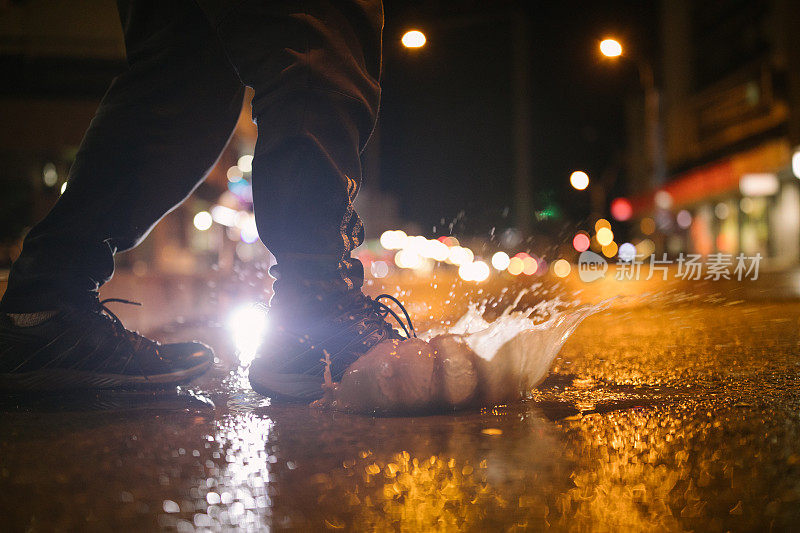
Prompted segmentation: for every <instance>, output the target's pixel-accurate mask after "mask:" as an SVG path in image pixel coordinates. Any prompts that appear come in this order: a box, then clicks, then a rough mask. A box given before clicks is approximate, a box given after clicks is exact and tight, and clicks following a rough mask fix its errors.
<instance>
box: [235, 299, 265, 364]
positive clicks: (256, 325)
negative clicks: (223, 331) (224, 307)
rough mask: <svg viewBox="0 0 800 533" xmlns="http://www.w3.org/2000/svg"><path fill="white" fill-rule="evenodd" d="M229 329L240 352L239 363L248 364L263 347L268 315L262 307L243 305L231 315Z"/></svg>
mask: <svg viewBox="0 0 800 533" xmlns="http://www.w3.org/2000/svg"><path fill="white" fill-rule="evenodd" d="M228 329H229V330H230V332H231V334H232V335H233V342H234V344H235V345H236V350H237V351H238V352H239V361H240V362H242V363H248V362H250V361H251V360H252V359H253V357H254V356H255V351H256V350H257V349H258V347H259V346H260V345H261V341H262V339H263V337H264V332H265V331H266V329H267V314H266V312H265V311H264V308H263V307H262V306H260V305H257V304H247V305H243V306H241V307H239V308H237V309H236V310H235V311H234V312H233V313H231V316H230V318H229V319H228Z"/></svg>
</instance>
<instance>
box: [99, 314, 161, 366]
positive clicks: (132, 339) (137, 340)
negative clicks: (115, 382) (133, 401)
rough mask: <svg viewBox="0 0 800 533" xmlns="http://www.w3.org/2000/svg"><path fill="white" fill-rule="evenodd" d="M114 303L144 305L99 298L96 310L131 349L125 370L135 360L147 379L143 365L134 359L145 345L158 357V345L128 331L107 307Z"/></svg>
mask: <svg viewBox="0 0 800 533" xmlns="http://www.w3.org/2000/svg"><path fill="white" fill-rule="evenodd" d="M114 302H117V303H123V304H127V305H136V306H140V307H141V305H142V304H141V303H139V302H134V301H131V300H125V299H123V298H106V299H104V300H100V299H99V298H98V299H97V300H95V310H96V312H97V313H98V314H99V315H101V316H103V317H105V318H106V319H107V320H109V321H110V322H111V323H112V325H113V329H114V334H115V335H116V336H117V337H119V338H120V339H122V340H123V341H124V342H126V343H127V344H128V346H129V347H130V355H128V359H127V360H126V361H125V364H124V366H123V369H124V368H125V367H127V366H128V364H130V362H131V360H133V362H134V364H136V366H137V367H138V369H139V372H140V373H141V374H142V376H144V377H145V378H147V374H146V373H145V372H144V370H143V369H142V367H141V365H140V364H139V361H138V360H137V359H136V358H135V357H134V355H136V353H137V352H138V351H139V350H140V349H141V348H142V344H143V343H144V345H145V346H146V347H148V348H153V349H154V350H155V352H156V355H158V343H157V342H156V341H154V340H151V339H148V338H147V337H144V336H142V335H139V334H138V333H136V332H134V331H131V330H129V329H127V328H126V327H125V326H124V325H123V323H122V320H121V319H120V318H119V317H118V316H117V315H116V314H114V312H113V311H112V310H111V309H109V308H108V306H107V305H106V304H109V303H114Z"/></svg>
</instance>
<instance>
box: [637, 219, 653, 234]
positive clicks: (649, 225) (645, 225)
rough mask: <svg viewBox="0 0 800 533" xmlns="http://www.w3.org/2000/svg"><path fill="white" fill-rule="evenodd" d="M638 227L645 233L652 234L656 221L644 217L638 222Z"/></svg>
mask: <svg viewBox="0 0 800 533" xmlns="http://www.w3.org/2000/svg"><path fill="white" fill-rule="evenodd" d="M639 228H640V229H641V230H642V233H644V234H645V235H652V234H653V233H654V232H655V231H656V221H655V220H653V219H652V218H650V217H644V218H643V219H642V221H641V222H640V223H639Z"/></svg>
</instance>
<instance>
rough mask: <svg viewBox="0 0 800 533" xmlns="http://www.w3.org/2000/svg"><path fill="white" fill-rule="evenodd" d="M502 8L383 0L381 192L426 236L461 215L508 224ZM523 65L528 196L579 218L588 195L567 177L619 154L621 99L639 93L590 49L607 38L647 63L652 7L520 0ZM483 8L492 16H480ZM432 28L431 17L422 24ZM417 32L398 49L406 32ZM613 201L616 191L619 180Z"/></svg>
mask: <svg viewBox="0 0 800 533" xmlns="http://www.w3.org/2000/svg"><path fill="white" fill-rule="evenodd" d="M513 5H514V4H513V3H510V2H471V1H466V2H452V1H447V2H430V1H403V2H397V1H395V2H392V1H389V2H387V3H386V6H385V7H386V27H385V37H384V43H385V60H384V78H383V87H384V89H383V90H384V92H383V107H382V116H381V177H380V179H381V188H383V189H384V190H388V191H392V192H395V193H396V194H397V195H398V196H399V197H400V200H401V206H402V213H403V215H404V216H405V217H406V218H407V219H410V220H413V221H417V222H419V223H420V224H421V228H422V230H423V231H425V232H430V231H432V229H433V226H439V227H441V223H440V219H441V218H442V217H444V218H445V219H446V221H447V222H450V221H451V220H453V219H454V218H456V217H457V216H458V214H459V213H460V212H463V213H464V217H463V221H462V222H463V223H462V230H463V231H466V232H470V233H474V234H485V233H488V232H489V231H490V229H491V227H492V226H495V225H496V226H498V228H502V227H507V226H508V225H509V224H510V221H511V220H512V218H511V215H509V217H508V218H507V219H505V220H504V219H503V212H504V209H505V208H507V207H510V206H512V205H513V191H512V176H513V150H512V144H511V143H512V94H513V93H512V87H511V80H512V59H511V50H512V33H511V25H510V24H509V22H508V18H507V17H506V18H503V17H502V16H498V11H500V10H502V8H504V7H507V6H513ZM522 5H523V6H524V7H523V9H524V11H525V13H526V14H527V16H528V17H529V20H530V29H531V33H530V40H531V51H530V57H531V60H532V66H531V75H532V81H531V86H532V95H531V98H532V114H533V138H532V146H531V147H530V149H531V153H532V156H533V179H534V183H533V184H532V188H533V198H534V202H535V208H536V209H542V208H544V207H546V206H547V205H548V204H552V203H555V204H556V205H557V206H558V207H559V208H560V209H561V211H562V218H561V219H560V220H559V223H561V224H562V225H564V226H565V227H566V226H568V225H572V226H573V227H574V225H575V223H579V222H581V221H582V219H584V218H585V217H586V216H587V215H588V212H589V195H588V191H583V192H577V191H574V190H572V189H571V188H570V187H569V180H568V178H569V174H570V172H571V171H572V170H575V169H583V170H585V171H587V172H588V173H589V175H590V176H593V177H595V176H597V175H599V174H600V173H602V172H603V171H604V170H606V169H607V168H608V167H609V166H610V165H613V164H614V162H615V161H618V160H619V159H620V157H621V156H622V152H623V150H624V147H625V128H624V104H625V101H626V100H628V99H630V98H633V97H636V96H637V95H639V94H640V92H639V91H640V88H639V84H638V77H637V73H636V68H635V67H634V65H633V64H632V63H629V62H625V61H617V62H613V61H609V60H607V59H604V58H601V57H600V55H599V52H598V51H597V44H598V42H599V40H600V39H602V38H603V37H606V36H614V37H615V38H618V39H620V40H621V41H623V43H624V44H625V45H627V47H628V48H627V49H628V50H630V49H635V50H636V51H637V52H641V53H642V54H643V55H646V56H647V57H649V58H651V59H655V54H656V53H657V45H656V42H655V40H656V36H657V31H658V28H657V23H656V20H655V17H656V15H657V8H656V3H655V2H645V1H632V0H628V1H621V0H614V1H603V2H592V3H589V2H576V1H570V2H528V3H524V4H522ZM490 8H491V9H490ZM432 21H433V22H432ZM412 28H417V29H421V30H422V31H423V32H425V33H426V35H427V37H428V44H427V45H426V47H425V48H423V49H420V50H416V51H409V50H406V49H404V48H403V47H402V46H401V45H400V43H399V38H400V36H401V35H402V34H403V32H404V31H406V30H407V29H412ZM616 189H617V190H615V191H614V192H615V193H617V194H620V193H624V179H622V178H620V180H618V185H617V187H616Z"/></svg>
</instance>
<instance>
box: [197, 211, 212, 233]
mask: <svg viewBox="0 0 800 533" xmlns="http://www.w3.org/2000/svg"><path fill="white" fill-rule="evenodd" d="M193 222H194V227H195V228H197V229H199V230H200V231H205V230H207V229H208V228H210V227H211V224H212V223H213V222H214V219H213V218H211V213H209V212H208V211H200V212H199V213H197V214H196V215H195V216H194V221H193Z"/></svg>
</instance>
